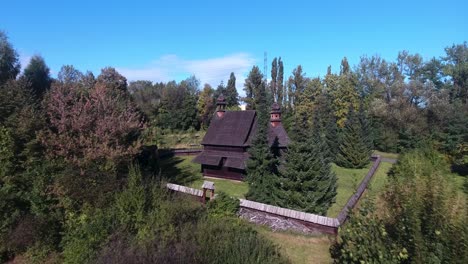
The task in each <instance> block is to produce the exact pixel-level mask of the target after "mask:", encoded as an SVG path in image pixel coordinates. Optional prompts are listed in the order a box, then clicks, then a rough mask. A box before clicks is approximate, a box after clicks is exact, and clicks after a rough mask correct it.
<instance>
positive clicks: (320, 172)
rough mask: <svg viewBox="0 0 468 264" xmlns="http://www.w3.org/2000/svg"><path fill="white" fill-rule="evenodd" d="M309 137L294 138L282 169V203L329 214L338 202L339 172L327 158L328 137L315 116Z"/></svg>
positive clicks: (290, 206)
mask: <svg viewBox="0 0 468 264" xmlns="http://www.w3.org/2000/svg"><path fill="white" fill-rule="evenodd" d="M314 119H315V120H314V127H313V129H312V133H309V136H308V137H306V138H307V140H296V141H293V142H292V143H291V144H290V145H289V147H288V152H287V154H286V157H285V161H284V166H283V169H282V170H281V181H282V188H283V190H284V192H283V195H284V196H283V199H282V205H283V206H285V207H288V208H292V209H297V210H301V211H305V212H309V213H317V214H322V215H325V214H326V212H327V210H328V208H330V206H331V205H332V204H333V203H334V202H335V197H336V185H337V178H336V175H335V174H334V173H333V172H332V171H331V166H330V162H329V159H328V158H327V157H326V155H325V153H326V148H327V146H326V142H325V136H324V135H323V134H322V133H321V131H322V129H321V127H320V122H318V120H317V118H314Z"/></svg>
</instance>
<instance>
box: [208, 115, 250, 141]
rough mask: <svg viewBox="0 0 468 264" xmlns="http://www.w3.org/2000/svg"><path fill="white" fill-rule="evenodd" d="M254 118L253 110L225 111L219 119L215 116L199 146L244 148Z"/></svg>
mask: <svg viewBox="0 0 468 264" xmlns="http://www.w3.org/2000/svg"><path fill="white" fill-rule="evenodd" d="M255 116H256V113H255V111H253V110H249V111H226V112H225V113H224V116H223V117H221V118H220V117H218V116H217V115H215V116H214V117H213V118H212V119H211V123H210V127H209V128H208V131H207V132H206V135H205V137H204V138H203V141H202V143H201V144H202V145H218V146H236V147H240V146H244V145H245V143H246V142H247V140H248V139H249V135H250V132H251V128H252V124H253V122H254V120H255V119H256V118H255Z"/></svg>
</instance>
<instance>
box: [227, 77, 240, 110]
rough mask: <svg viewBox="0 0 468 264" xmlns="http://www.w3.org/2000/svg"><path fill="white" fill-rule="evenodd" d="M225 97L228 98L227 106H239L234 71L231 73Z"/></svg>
mask: <svg viewBox="0 0 468 264" xmlns="http://www.w3.org/2000/svg"><path fill="white" fill-rule="evenodd" d="M224 98H226V106H227V107H237V106H239V99H238V98H239V94H238V93H237V89H236V76H235V75H234V73H233V72H231V75H229V80H228V83H227V86H226V90H225V91H224Z"/></svg>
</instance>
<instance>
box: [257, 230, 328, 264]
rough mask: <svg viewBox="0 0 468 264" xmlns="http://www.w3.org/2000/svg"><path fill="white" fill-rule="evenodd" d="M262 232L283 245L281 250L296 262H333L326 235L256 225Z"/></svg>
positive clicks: (301, 263)
mask: <svg viewBox="0 0 468 264" xmlns="http://www.w3.org/2000/svg"><path fill="white" fill-rule="evenodd" d="M254 228H255V229H256V230H257V231H258V232H259V233H260V234H262V235H263V236H264V237H266V238H267V239H269V240H270V241H272V242H273V243H275V244H277V245H279V246H280V247H281V252H282V253H283V254H284V255H286V256H287V257H288V258H289V259H290V260H291V262H292V263H294V264H306V263H307V264H309V263H317V264H321V263H331V262H332V259H331V256H330V251H329V248H330V239H329V238H328V236H326V235H302V234H295V233H291V232H273V231H272V230H271V229H269V228H267V227H264V226H255V227H254Z"/></svg>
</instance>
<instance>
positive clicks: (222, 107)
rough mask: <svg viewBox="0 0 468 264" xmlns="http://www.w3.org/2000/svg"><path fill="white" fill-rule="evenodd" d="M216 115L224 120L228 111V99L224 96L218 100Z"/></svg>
mask: <svg viewBox="0 0 468 264" xmlns="http://www.w3.org/2000/svg"><path fill="white" fill-rule="evenodd" d="M216 106H217V109H216V115H217V116H218V117H219V118H223V116H224V112H225V111H226V99H225V98H224V96H223V95H220V96H219V97H218V99H217V100H216Z"/></svg>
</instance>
